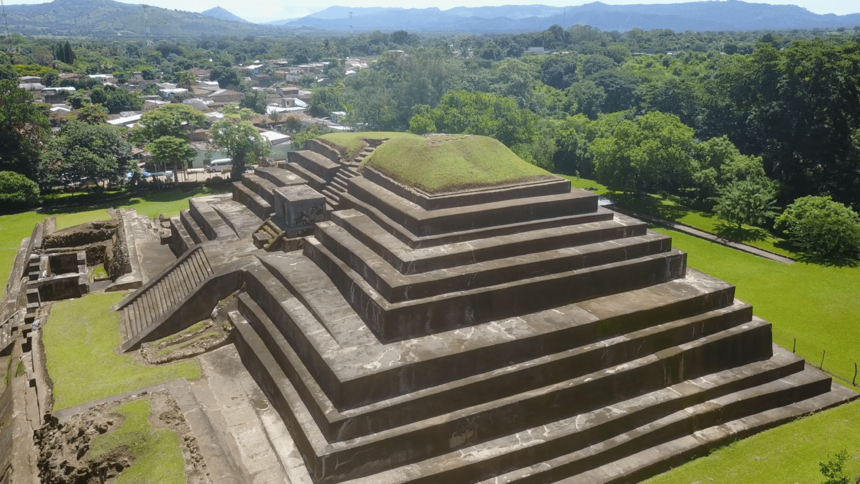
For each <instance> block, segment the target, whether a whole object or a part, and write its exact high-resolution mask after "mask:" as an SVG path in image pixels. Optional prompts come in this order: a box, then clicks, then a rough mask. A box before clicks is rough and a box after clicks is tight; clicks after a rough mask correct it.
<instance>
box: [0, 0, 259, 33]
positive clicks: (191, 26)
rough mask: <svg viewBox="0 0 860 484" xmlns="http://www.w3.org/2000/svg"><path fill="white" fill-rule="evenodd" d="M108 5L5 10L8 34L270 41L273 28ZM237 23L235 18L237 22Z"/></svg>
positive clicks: (92, 2) (97, 1) (72, 2)
mask: <svg viewBox="0 0 860 484" xmlns="http://www.w3.org/2000/svg"><path fill="white" fill-rule="evenodd" d="M147 10H148V15H147V17H148V18H147V20H146V22H144V9H143V6H142V5H131V4H127V3H120V2H115V1H113V0H54V1H53V2H50V3H38V4H33V5H8V4H7V5H6V15H7V21H8V23H9V30H10V31H11V32H17V33H21V34H24V35H40V36H44V35H52V36H58V37H95V38H105V37H108V38H123V37H131V38H143V37H146V27H147V26H148V27H149V30H150V33H151V37H152V38H153V39H177V38H178V39H190V38H202V37H223V36H247V35H271V34H272V28H271V27H265V26H262V25H255V24H250V23H245V22H236V21H230V20H222V19H220V18H216V17H212V16H209V15H204V14H202V13H196V12H182V11H179V10H170V9H166V8H156V7H149V8H148V9H147ZM237 18H238V17H237Z"/></svg>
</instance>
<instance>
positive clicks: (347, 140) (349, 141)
mask: <svg viewBox="0 0 860 484" xmlns="http://www.w3.org/2000/svg"><path fill="white" fill-rule="evenodd" d="M398 136H410V135H408V134H407V133H396V132H389V131H363V132H359V133H355V132H347V133H329V134H324V135H322V136H320V139H324V140H326V141H329V142H331V143H332V144H335V145H337V146H340V147H342V148H344V149H345V152H346V153H349V154H351V155H355V154H357V153H358V151H359V150H360V149H361V146H362V145H361V139H362V138H367V139H390V138H396V137H398ZM344 154H345V153H344Z"/></svg>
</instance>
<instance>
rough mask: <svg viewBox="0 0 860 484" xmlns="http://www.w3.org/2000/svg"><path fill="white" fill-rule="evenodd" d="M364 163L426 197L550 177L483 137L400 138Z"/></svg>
mask: <svg viewBox="0 0 860 484" xmlns="http://www.w3.org/2000/svg"><path fill="white" fill-rule="evenodd" d="M364 164H365V165H367V166H372V167H373V168H376V169H377V170H379V171H381V172H383V173H385V174H386V175H388V176H390V177H392V178H394V179H395V180H398V181H400V182H401V183H404V184H406V185H408V186H413V187H418V188H420V189H422V190H424V191H426V192H430V193H442V192H448V191H453V190H458V189H463V188H481V187H489V186H494V185H501V184H507V183H512V182H517V181H529V180H537V179H540V178H541V177H547V176H550V173H549V172H547V171H544V170H542V169H540V168H538V167H536V166H534V165H532V164H531V163H528V162H526V161H523V160H522V159H520V157H518V156H517V155H515V154H514V152H512V151H511V150H509V149H508V148H507V147H506V146H505V145H503V144H502V143H500V142H498V141H496V140H495V139H493V138H488V137H485V136H465V135H445V136H434V137H431V138H425V137H422V136H415V135H406V136H401V137H399V138H395V139H392V140H391V141H389V142H387V143H385V144H383V145H382V146H380V147H379V148H377V149H376V151H374V152H373V154H371V155H370V156H369V157H367V158H366V159H365V160H364Z"/></svg>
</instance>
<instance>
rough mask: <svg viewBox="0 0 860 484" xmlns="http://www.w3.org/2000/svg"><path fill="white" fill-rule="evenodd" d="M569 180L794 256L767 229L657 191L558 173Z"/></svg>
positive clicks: (680, 220) (632, 205)
mask: <svg viewBox="0 0 860 484" xmlns="http://www.w3.org/2000/svg"><path fill="white" fill-rule="evenodd" d="M559 176H562V177H564V178H567V179H568V180H570V182H571V185H572V186H574V187H576V188H597V190H594V193H596V194H598V195H605V196H607V197H609V198H611V199H612V200H613V201H615V202H616V203H617V204H619V205H620V206H622V207H626V208H629V209H632V210H636V211H638V212H642V213H647V214H650V215H654V216H656V217H661V218H664V219H667V220H672V221H674V222H678V223H681V224H684V225H689V226H690V227H695V228H697V229H699V230H704V231H705V232H710V233H712V234H717V235H720V236H722V237H725V238H727V239H729V240H733V241H736V242H743V243H745V244H748V245H752V246H754V247H758V248H760V249H764V250H766V251H768V252H773V253H775V254H780V255H784V256H786V257H791V258H795V257H796V254H794V253H792V252H791V248H790V247H789V246H788V244H787V243H786V241H785V240H783V239H781V238H779V237H776V236H774V235H773V234H771V233H769V232H768V231H767V230H764V229H762V228H760V227H753V226H751V225H744V226H742V228H741V229H740V230H738V229H737V227H734V226H730V225H728V224H726V223H725V222H723V221H721V220H719V219H718V218H717V217H716V216H714V214H712V213H708V212H703V211H701V210H696V209H693V208H689V207H686V206H684V205H682V204H681V203H679V202H678V200H677V199H675V198H674V197H671V198H666V197H661V196H660V195H656V194H643V195H642V196H638V197H637V196H633V195H630V194H624V193H618V192H613V191H610V190H609V189H608V188H607V187H606V186H605V185H601V184H600V183H598V182H596V181H594V180H589V179H587V178H577V177H572V176H566V175H559Z"/></svg>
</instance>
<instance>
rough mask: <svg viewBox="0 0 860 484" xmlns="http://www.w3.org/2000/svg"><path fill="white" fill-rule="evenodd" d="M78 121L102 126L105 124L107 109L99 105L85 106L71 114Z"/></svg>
mask: <svg viewBox="0 0 860 484" xmlns="http://www.w3.org/2000/svg"><path fill="white" fill-rule="evenodd" d="M73 114H74V115H75V116H77V118H78V120H79V121H83V122H84V123H87V124H103V123H106V122H107V114H108V112H107V109H105V108H104V107H103V106H102V105H101V104H87V105H85V106H81V108H80V109H77V110H75V111H74V112H73Z"/></svg>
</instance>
